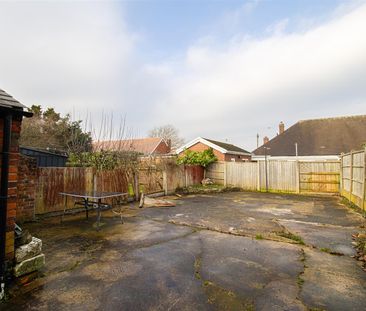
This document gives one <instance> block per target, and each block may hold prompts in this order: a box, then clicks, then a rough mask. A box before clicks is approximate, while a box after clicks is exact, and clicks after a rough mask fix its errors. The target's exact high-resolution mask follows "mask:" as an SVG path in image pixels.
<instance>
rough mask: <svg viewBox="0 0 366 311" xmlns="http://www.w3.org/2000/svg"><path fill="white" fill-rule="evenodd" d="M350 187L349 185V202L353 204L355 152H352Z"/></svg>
mask: <svg viewBox="0 0 366 311" xmlns="http://www.w3.org/2000/svg"><path fill="white" fill-rule="evenodd" d="M349 176H350V177H349V178H350V185H349V201H350V202H352V191H353V150H352V151H351V163H350V174H349Z"/></svg>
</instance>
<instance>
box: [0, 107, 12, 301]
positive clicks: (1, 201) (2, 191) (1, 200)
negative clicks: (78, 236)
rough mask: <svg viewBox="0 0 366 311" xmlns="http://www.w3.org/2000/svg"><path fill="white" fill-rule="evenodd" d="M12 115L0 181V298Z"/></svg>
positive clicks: (5, 125) (5, 131) (6, 119)
mask: <svg viewBox="0 0 366 311" xmlns="http://www.w3.org/2000/svg"><path fill="white" fill-rule="evenodd" d="M11 124H12V114H11V113H9V112H8V113H7V114H6V115H5V117H4V119H3V150H2V152H1V181H0V183H1V184H0V187H1V188H0V282H1V288H0V296H1V295H3V293H4V286H5V274H6V266H5V242H6V216H7V215H6V214H7V203H8V177H9V152H10V141H11Z"/></svg>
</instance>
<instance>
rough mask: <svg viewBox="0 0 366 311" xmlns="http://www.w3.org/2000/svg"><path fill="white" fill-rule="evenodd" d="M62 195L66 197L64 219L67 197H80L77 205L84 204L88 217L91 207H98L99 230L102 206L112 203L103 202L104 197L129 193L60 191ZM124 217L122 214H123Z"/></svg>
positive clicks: (121, 195)
mask: <svg viewBox="0 0 366 311" xmlns="http://www.w3.org/2000/svg"><path fill="white" fill-rule="evenodd" d="M59 194H60V195H62V196H64V197H65V201H64V212H63V214H62V221H63V219H64V216H65V212H66V207H67V198H68V197H71V198H74V199H80V201H76V202H75V203H74V204H75V205H82V206H84V208H85V213H86V219H89V207H96V208H97V230H99V225H100V217H101V209H102V207H111V205H110V204H106V203H102V200H104V199H110V198H117V197H127V196H128V193H124V192H97V191H91V192H88V191H87V192H60V193H59ZM121 219H122V216H121Z"/></svg>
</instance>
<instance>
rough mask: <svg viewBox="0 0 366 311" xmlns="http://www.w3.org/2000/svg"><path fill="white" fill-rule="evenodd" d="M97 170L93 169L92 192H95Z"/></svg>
mask: <svg viewBox="0 0 366 311" xmlns="http://www.w3.org/2000/svg"><path fill="white" fill-rule="evenodd" d="M97 182H98V181H97V170H96V169H93V192H97V186H98V185H97Z"/></svg>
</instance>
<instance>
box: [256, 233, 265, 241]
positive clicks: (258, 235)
mask: <svg viewBox="0 0 366 311" xmlns="http://www.w3.org/2000/svg"><path fill="white" fill-rule="evenodd" d="M255 239H256V240H263V235H261V234H256V235H255Z"/></svg>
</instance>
